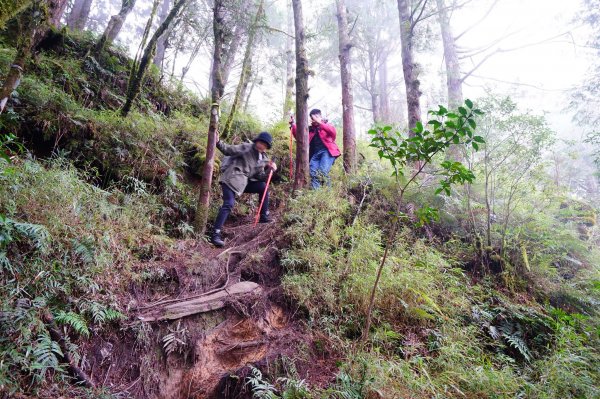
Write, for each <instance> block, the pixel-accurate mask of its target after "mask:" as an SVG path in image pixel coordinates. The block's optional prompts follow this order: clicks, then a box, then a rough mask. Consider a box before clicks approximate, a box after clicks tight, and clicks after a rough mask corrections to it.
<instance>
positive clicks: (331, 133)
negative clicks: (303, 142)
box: [292, 122, 342, 157]
mask: <svg viewBox="0 0 600 399" xmlns="http://www.w3.org/2000/svg"><path fill="white" fill-rule="evenodd" d="M317 132H318V133H319V137H321V141H323V145H324V146H325V148H327V151H329V154H331V156H332V157H339V156H340V155H342V153H341V152H340V149H339V148H338V146H337V144H336V143H335V137H336V136H337V132H336V131H335V127H334V126H333V125H332V124H330V123H327V122H321V124H320V125H319V126H313V125H310V126H309V128H308V142H309V143H310V141H311V140H312V139H313V137H315V134H316V133H317ZM292 134H293V135H294V138H295V137H296V124H295V123H294V124H293V125H292Z"/></svg>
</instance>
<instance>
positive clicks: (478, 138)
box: [473, 136, 485, 144]
mask: <svg viewBox="0 0 600 399" xmlns="http://www.w3.org/2000/svg"><path fill="white" fill-rule="evenodd" d="M473 140H474V141H476V142H478V143H482V144H483V143H485V140H484V139H483V137H481V136H475V137H473Z"/></svg>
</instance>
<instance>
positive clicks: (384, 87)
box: [379, 55, 391, 123]
mask: <svg viewBox="0 0 600 399" xmlns="http://www.w3.org/2000/svg"><path fill="white" fill-rule="evenodd" d="M379 76H380V77H379V110H380V115H381V116H380V118H381V122H383V123H389V122H390V119H391V117H390V97H389V90H388V78H387V56H386V55H384V56H383V57H382V58H381V64H380V65H379Z"/></svg>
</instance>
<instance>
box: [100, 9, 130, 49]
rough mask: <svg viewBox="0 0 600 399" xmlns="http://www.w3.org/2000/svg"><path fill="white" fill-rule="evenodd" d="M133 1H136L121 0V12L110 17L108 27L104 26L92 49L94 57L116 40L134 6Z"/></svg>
mask: <svg viewBox="0 0 600 399" xmlns="http://www.w3.org/2000/svg"><path fill="white" fill-rule="evenodd" d="M135 1H136V0H121V10H120V11H119V13H118V14H116V15H113V16H112V17H110V21H108V25H107V26H106V29H105V30H104V33H102V36H100V39H99V40H98V43H96V46H95V49H94V52H95V53H96V55H99V54H100V53H101V52H102V50H104V47H106V46H107V45H108V46H110V45H111V44H112V42H113V41H114V40H115V39H116V38H117V36H118V35H119V32H121V28H123V24H124V23H125V19H126V18H127V16H128V15H129V13H130V12H131V10H133V7H134V6H135Z"/></svg>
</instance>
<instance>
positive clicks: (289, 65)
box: [283, 3, 294, 120]
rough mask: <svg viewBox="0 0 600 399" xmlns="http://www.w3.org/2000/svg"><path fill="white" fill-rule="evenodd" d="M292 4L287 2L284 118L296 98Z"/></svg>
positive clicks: (284, 118)
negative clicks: (294, 96) (293, 96)
mask: <svg viewBox="0 0 600 399" xmlns="http://www.w3.org/2000/svg"><path fill="white" fill-rule="evenodd" d="M290 9H291V6H290V4H289V3H287V27H288V29H287V30H288V36H287V37H286V39H285V96H284V98H283V120H286V119H288V117H289V114H290V112H292V107H293V106H294V100H293V99H292V94H293V92H294V71H293V67H294V51H293V50H292V40H293V36H292V34H291V32H290V29H291V26H292V22H293V21H292V13H291V11H290Z"/></svg>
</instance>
